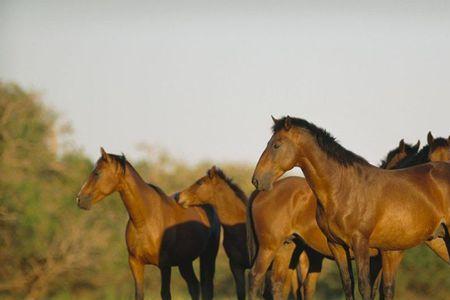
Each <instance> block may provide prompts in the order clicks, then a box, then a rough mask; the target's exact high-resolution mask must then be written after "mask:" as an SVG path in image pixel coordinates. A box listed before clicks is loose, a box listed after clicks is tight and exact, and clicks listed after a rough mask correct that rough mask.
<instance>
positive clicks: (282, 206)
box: [249, 140, 419, 299]
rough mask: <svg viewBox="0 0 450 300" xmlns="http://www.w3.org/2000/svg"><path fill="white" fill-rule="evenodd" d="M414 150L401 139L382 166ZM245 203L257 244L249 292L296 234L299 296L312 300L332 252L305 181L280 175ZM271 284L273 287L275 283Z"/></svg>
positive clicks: (408, 155) (414, 152)
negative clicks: (321, 229) (277, 253)
mask: <svg viewBox="0 0 450 300" xmlns="http://www.w3.org/2000/svg"><path fill="white" fill-rule="evenodd" d="M418 149H419V143H417V144H416V145H415V146H411V145H409V144H406V143H404V141H403V140H401V141H400V143H399V146H398V147H397V148H395V149H394V150H392V151H390V152H389V154H388V155H387V157H386V159H385V160H383V162H382V167H383V168H392V167H395V164H398V163H400V162H403V161H404V160H405V159H406V158H408V157H411V156H412V155H414V154H416V153H417V151H418ZM256 195H257V196H256ZM249 202H250V203H249V212H250V214H249V220H251V222H252V223H253V227H254V229H255V230H254V231H255V235H256V237H257V240H258V246H259V251H258V255H257V257H256V260H255V264H254V268H253V269H252V278H253V281H252V284H251V287H250V292H251V294H252V295H253V296H255V295H256V293H257V291H258V289H259V286H260V284H261V278H262V276H263V275H264V273H265V270H266V269H267V267H268V266H269V264H270V263H271V261H272V259H273V257H274V256H275V253H276V250H277V249H278V248H279V247H282V245H284V243H285V241H287V240H290V239H293V238H296V237H298V238H299V239H300V240H301V241H302V245H299V246H300V247H299V249H298V251H302V252H301V256H300V261H299V262H300V270H301V272H300V274H301V280H300V283H301V287H302V298H303V299H312V298H313V295H314V292H315V286H316V282H317V279H318V277H319V274H320V272H321V269H322V262H323V259H324V258H325V257H327V258H329V259H333V255H332V253H331V251H330V249H329V247H328V244H327V240H326V237H325V235H324V234H323V233H322V232H321V231H320V228H319V226H318V225H317V221H316V207H317V204H316V199H315V197H314V194H313V192H312V190H311V189H310V188H309V185H308V183H307V182H306V180H305V179H304V178H301V177H288V178H283V179H281V180H279V181H277V182H275V183H274V185H273V189H272V190H270V191H261V192H259V193H258V192H255V193H254V196H253V197H251V199H250V201H249ZM273 224H277V226H273ZM294 241H296V240H294ZM249 244H251V242H249ZM372 254H373V255H374V256H375V255H377V254H378V252H377V251H374V252H373V253H372ZM376 262H377V261H376V258H374V261H373V264H374V265H373V271H372V273H373V275H372V283H373V285H374V286H375V287H376V286H378V282H376V281H375V280H376V278H377V275H378V272H379V269H377V268H376ZM291 267H292V266H291ZM285 269H287V267H286V268H285ZM279 277H280V278H281V276H279ZM273 285H274V286H276V283H274V284H273ZM375 291H376V289H374V290H373V292H374V294H373V297H375Z"/></svg>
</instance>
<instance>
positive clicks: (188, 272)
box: [178, 262, 200, 300]
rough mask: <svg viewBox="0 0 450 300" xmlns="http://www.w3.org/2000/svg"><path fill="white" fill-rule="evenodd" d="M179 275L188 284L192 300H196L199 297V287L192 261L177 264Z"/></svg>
mask: <svg viewBox="0 0 450 300" xmlns="http://www.w3.org/2000/svg"><path fill="white" fill-rule="evenodd" d="M178 269H179V270H180V274H181V277H183V279H184V281H186V283H187V285H188V290H189V294H190V295H191V299H192V300H198V299H199V298H200V288H199V285H200V284H199V282H198V279H197V276H195V272H194V268H193V266H192V262H188V263H184V264H182V265H179V266H178Z"/></svg>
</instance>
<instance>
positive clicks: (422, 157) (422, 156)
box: [396, 145, 430, 169]
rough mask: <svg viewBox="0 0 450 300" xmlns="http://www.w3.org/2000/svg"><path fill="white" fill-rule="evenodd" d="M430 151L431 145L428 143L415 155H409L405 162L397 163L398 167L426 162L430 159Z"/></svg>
mask: <svg viewBox="0 0 450 300" xmlns="http://www.w3.org/2000/svg"><path fill="white" fill-rule="evenodd" d="M429 153H430V146H429V145H426V146H424V147H423V148H422V149H420V151H419V152H417V153H416V154H415V155H413V156H410V157H407V158H406V159H405V160H403V162H401V163H400V164H398V165H397V167H396V169H401V168H407V167H412V166H416V165H420V164H424V163H427V162H429V161H430V159H429V158H428V154H429Z"/></svg>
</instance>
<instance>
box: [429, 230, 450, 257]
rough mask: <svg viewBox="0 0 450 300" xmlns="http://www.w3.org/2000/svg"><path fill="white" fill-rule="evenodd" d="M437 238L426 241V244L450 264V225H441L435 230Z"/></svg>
mask: <svg viewBox="0 0 450 300" xmlns="http://www.w3.org/2000/svg"><path fill="white" fill-rule="evenodd" d="M435 236H437V238H435V239H432V240H430V241H426V242H425V244H426V245H427V246H428V247H429V248H430V249H431V250H433V251H434V253H436V254H437V255H438V256H439V257H440V258H441V259H442V260H443V261H445V262H446V263H448V264H450V235H449V233H448V227H447V226H445V225H443V224H442V225H441V226H439V228H438V229H437V230H436V231H435Z"/></svg>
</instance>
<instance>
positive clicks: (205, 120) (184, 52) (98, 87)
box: [0, 0, 450, 163]
mask: <svg viewBox="0 0 450 300" xmlns="http://www.w3.org/2000/svg"><path fill="white" fill-rule="evenodd" d="M394 2H395V3H394ZM0 80H2V81H15V82H17V83H19V84H20V85H22V86H24V87H26V88H29V89H33V90H36V91H39V92H40V93H41V94H42V98H43V100H44V101H45V102H46V103H47V104H49V105H50V106H51V107H53V108H54V109H56V110H57V111H58V112H60V113H61V114H62V115H63V118H64V119H66V120H69V121H70V122H71V123H72V126H73V128H74V136H75V139H76V142H77V144H78V145H80V146H81V147H82V148H83V149H85V151H86V153H88V154H89V156H91V157H92V158H94V157H97V156H98V147H99V146H100V145H103V146H105V147H106V149H107V150H108V151H110V152H122V151H123V152H125V153H126V154H129V155H130V156H131V157H133V156H134V157H135V156H137V155H139V153H140V152H139V151H138V150H137V145H138V144H139V143H148V144H152V145H159V146H161V147H163V148H166V149H167V150H169V151H170V152H171V153H173V154H174V155H175V156H177V157H179V158H182V159H184V160H186V161H187V162H192V163H195V162H197V161H199V160H202V159H209V160H213V161H223V160H227V161H249V162H251V163H254V162H256V160H257V159H258V157H259V155H260V153H261V150H262V149H263V148H264V146H265V143H266V142H267V140H268V138H269V137H270V129H269V128H270V126H271V125H272V124H271V123H272V121H271V119H270V115H271V114H273V115H274V116H277V117H278V116H282V115H285V114H289V115H292V116H298V117H303V118H306V119H307V120H310V121H312V122H314V123H316V124H317V125H320V126H322V127H325V128H326V129H328V130H329V131H330V132H331V133H332V134H334V135H335V136H336V137H337V138H338V140H339V141H340V142H341V143H342V144H343V145H344V146H345V147H347V148H348V149H350V150H353V151H354V152H356V153H358V154H360V155H362V156H364V157H366V158H367V159H369V160H370V161H371V162H373V163H378V162H379V160H380V159H381V158H382V157H383V156H384V155H385V154H386V152H387V151H388V150H390V149H391V148H393V147H394V146H395V145H396V144H397V143H398V141H399V139H401V138H405V139H406V141H407V142H415V141H417V139H419V138H420V139H421V140H422V142H423V143H425V142H426V134H427V132H428V130H432V131H433V133H434V134H435V135H436V136H439V135H441V136H442V135H444V136H448V135H449V134H450V126H449V120H450V2H449V1H385V2H384V1H370V2H369V1H308V2H307V1H304V2H302V1H292V2H291V1H229V0H228V1H131V2H130V1H121V2H114V1H87V0H86V1H18V0H13V1H5V0H0Z"/></svg>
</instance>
